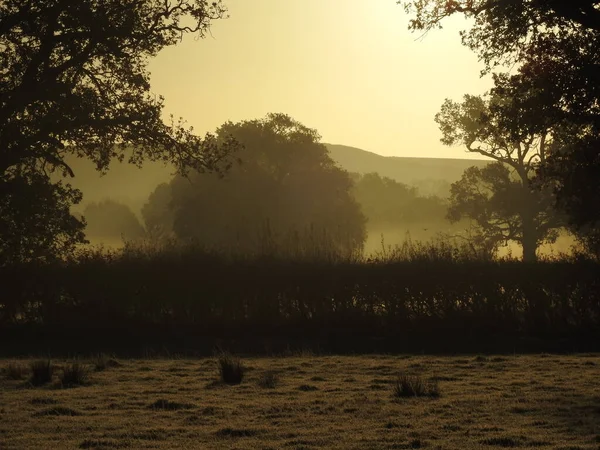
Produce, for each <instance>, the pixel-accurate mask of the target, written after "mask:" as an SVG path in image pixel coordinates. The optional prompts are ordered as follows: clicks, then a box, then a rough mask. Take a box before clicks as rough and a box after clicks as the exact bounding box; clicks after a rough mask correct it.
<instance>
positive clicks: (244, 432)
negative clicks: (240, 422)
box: [216, 427, 258, 438]
mask: <svg viewBox="0 0 600 450" xmlns="http://www.w3.org/2000/svg"><path fill="white" fill-rule="evenodd" d="M257 434H258V432H257V431H256V430H251V429H245V428H230V427H227V428H221V429H220V430H218V431H217V432H216V435H217V436H219V437H233V438H240V437H251V436H256V435H257Z"/></svg>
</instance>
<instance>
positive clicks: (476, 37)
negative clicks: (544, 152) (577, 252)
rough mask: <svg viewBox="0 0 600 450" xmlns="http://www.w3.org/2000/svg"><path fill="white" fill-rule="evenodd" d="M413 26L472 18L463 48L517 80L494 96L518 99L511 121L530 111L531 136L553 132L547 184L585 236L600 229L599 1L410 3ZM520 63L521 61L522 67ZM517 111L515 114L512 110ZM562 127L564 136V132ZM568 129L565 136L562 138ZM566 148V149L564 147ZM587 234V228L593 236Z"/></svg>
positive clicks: (500, 80) (507, 80)
mask: <svg viewBox="0 0 600 450" xmlns="http://www.w3.org/2000/svg"><path fill="white" fill-rule="evenodd" d="M398 3H403V4H404V5H405V8H406V9H407V11H409V12H410V13H411V14H412V15H413V19H412V20H411V22H410V28H412V29H413V30H419V31H423V30H430V29H432V28H434V27H438V26H441V24H442V22H443V20H444V19H445V18H446V17H449V16H452V15H455V14H460V15H464V16H465V17H467V18H470V19H472V21H471V22H470V23H472V24H473V25H472V27H471V28H470V29H469V30H466V31H464V32H463V33H462V41H463V44H464V45H466V46H468V47H469V48H471V49H472V50H474V51H475V52H476V53H477V54H478V55H479V57H480V59H481V60H483V62H484V63H485V65H486V67H485V71H487V72H489V71H491V70H492V69H493V68H494V67H496V68H497V67H499V66H500V65H502V64H507V65H510V66H511V67H515V65H516V70H513V71H512V72H513V73H512V74H511V75H507V74H502V75H496V76H495V88H494V90H493V91H494V92H496V93H497V94H499V95H502V96H508V97H510V98H512V99H513V103H517V105H516V106H517V107H516V108H514V107H513V106H515V105H507V106H508V107H507V108H506V110H505V116H506V117H510V116H513V117H515V116H517V115H519V114H520V113H524V112H526V111H527V112H529V114H528V119H527V121H522V124H523V125H524V124H527V127H528V128H529V130H530V132H536V133H544V132H545V131H546V130H547V129H548V127H549V126H550V127H551V128H552V129H553V130H554V134H555V136H554V140H555V142H556V145H555V146H554V149H553V151H552V152H551V154H549V155H548V158H547V159H546V160H545V161H543V162H542V164H541V169H542V171H541V172H540V173H541V176H542V179H541V181H543V182H545V183H546V184H549V185H551V186H552V187H553V188H554V190H555V193H556V198H557V200H558V205H559V206H560V207H561V208H563V209H564V210H565V211H566V212H567V213H568V214H569V217H570V225H571V228H572V229H573V230H575V231H577V232H578V233H580V236H581V233H584V234H583V236H585V234H586V233H588V232H589V231H593V230H594V229H597V228H598V226H600V200H599V199H600V195H599V194H600V9H599V3H598V2H597V1H594V0H572V1H565V0H547V1H534V0H524V1H512V0H452V1H446V0H410V1H399V2H398ZM515 63H517V64H515ZM511 109H512V111H511ZM561 130H562V131H561ZM561 132H562V134H563V135H562V137H561V138H559V137H558V134H559V133H561ZM559 143H561V144H563V146H562V147H561V146H559V145H558V144H559ZM586 230H587V231H586Z"/></svg>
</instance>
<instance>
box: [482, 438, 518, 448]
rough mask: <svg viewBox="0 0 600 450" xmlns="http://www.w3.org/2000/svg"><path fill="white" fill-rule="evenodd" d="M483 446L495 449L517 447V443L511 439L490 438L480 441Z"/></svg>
mask: <svg viewBox="0 0 600 450" xmlns="http://www.w3.org/2000/svg"><path fill="white" fill-rule="evenodd" d="M481 443H482V444H483V445H493V446H495V447H506V448H508V447H518V446H519V445H520V443H519V441H518V440H516V439H514V438H511V437H504V436H502V437H490V438H486V439H483V440H482V441H481Z"/></svg>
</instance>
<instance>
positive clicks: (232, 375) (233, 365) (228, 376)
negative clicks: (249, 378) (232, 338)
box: [217, 353, 246, 384]
mask: <svg viewBox="0 0 600 450" xmlns="http://www.w3.org/2000/svg"><path fill="white" fill-rule="evenodd" d="M217 362H218V365H219V376H220V378H221V381H222V382H223V383H225V384H240V383H241V382H242V380H243V379H244V374H245V372H246V367H244V365H243V364H242V362H241V361H240V359H239V358H234V357H233V356H231V355H230V354H228V353H222V354H221V355H219V357H218V360H217Z"/></svg>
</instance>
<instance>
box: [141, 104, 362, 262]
mask: <svg viewBox="0 0 600 450" xmlns="http://www.w3.org/2000/svg"><path fill="white" fill-rule="evenodd" d="M229 135H231V136H234V137H235V139H236V140H237V141H238V142H240V143H241V144H242V145H243V147H244V148H243V150H240V151H239V152H238V153H237V156H238V157H239V160H240V163H239V164H236V165H234V166H233V167H232V168H231V169H230V171H229V172H228V173H227V174H226V175H225V176H224V177H219V176H218V175H217V174H210V173H192V174H190V176H189V177H188V178H185V177H181V176H177V177H175V178H174V179H173V180H172V181H171V183H170V184H169V185H168V186H166V185H163V186H159V187H158V188H157V190H156V191H155V192H154V193H153V194H152V195H151V197H150V201H149V203H148V204H147V205H146V206H145V207H144V209H143V215H144V219H145V222H146V228H147V229H148V230H150V231H151V232H152V230H160V233H164V232H165V231H166V232H168V231H169V227H172V231H173V233H174V234H175V236H176V237H177V238H179V239H183V240H192V241H194V242H196V243H198V244H201V245H203V246H207V247H211V248H213V247H216V248H218V249H226V250H231V251H235V252H242V253H249V254H257V253H258V254H260V253H265V252H270V251H274V252H285V253H288V254H306V253H309V252H313V251H317V252H321V251H324V252H328V253H329V252H331V253H333V254H338V255H340V254H344V255H348V254H353V253H354V252H356V251H359V250H361V249H362V246H363V243H364V241H365V237H366V232H365V218H364V216H363V214H362V212H361V210H360V207H359V205H358V203H357V202H356V200H355V199H354V198H353V196H352V193H351V187H352V181H351V178H350V176H349V174H348V173H347V172H345V171H344V170H342V169H340V168H338V167H337V166H336V165H335V163H334V162H333V160H332V159H331V158H330V157H329V155H328V151H327V148H326V147H325V146H324V145H323V144H321V143H320V142H319V140H320V136H319V135H318V133H317V132H316V131H315V130H313V129H310V128H307V127H306V126H304V125H302V124H301V123H299V122H297V121H295V120H294V119H292V118H291V117H289V116H287V115H284V114H269V115H267V117H265V118H264V119H260V120H250V121H243V122H239V123H232V122H228V123H225V124H224V125H222V126H221V127H220V128H219V129H218V130H217V136H218V137H219V139H221V138H223V137H225V136H229Z"/></svg>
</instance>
